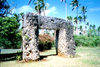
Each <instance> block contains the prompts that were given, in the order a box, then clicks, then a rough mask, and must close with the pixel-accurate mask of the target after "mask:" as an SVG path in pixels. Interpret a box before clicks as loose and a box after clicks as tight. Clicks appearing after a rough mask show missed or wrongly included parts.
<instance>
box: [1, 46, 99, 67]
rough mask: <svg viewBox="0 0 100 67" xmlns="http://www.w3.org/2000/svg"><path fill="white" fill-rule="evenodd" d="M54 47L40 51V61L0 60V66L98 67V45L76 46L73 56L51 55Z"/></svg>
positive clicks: (53, 52)
mask: <svg viewBox="0 0 100 67" xmlns="http://www.w3.org/2000/svg"><path fill="white" fill-rule="evenodd" d="M55 52H56V51H55V49H54V48H53V49H52V50H48V51H44V52H41V53H40V54H41V55H42V56H47V55H51V56H47V57H45V58H44V59H45V60H41V61H37V62H28V63H21V62H18V61H16V60H14V61H4V62H0V67H100V47H77V48H76V57H75V58H63V57H59V56H56V55H54V56H52V54H56V53H55Z"/></svg>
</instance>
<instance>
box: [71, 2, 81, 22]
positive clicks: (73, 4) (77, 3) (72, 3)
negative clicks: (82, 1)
mask: <svg viewBox="0 0 100 67" xmlns="http://www.w3.org/2000/svg"><path fill="white" fill-rule="evenodd" d="M71 5H72V7H73V8H72V11H73V10H75V9H76V14H77V18H78V9H79V0H73V1H72V2H71ZM77 22H78V19H77Z"/></svg>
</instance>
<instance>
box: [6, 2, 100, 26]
mask: <svg viewBox="0 0 100 67" xmlns="http://www.w3.org/2000/svg"><path fill="white" fill-rule="evenodd" d="M66 1H67V16H73V17H75V16H76V11H75V10H74V11H72V7H71V5H70V3H71V1H72V0H66ZM28 2H29V0H8V3H9V4H10V7H11V8H14V9H13V11H12V12H13V13H21V12H24V13H28V12H34V13H35V10H34V4H32V3H31V4H30V5H28ZM45 3H47V10H46V11H45V14H46V16H53V17H58V18H63V19H66V8H65V3H62V2H61V1H60V0H45ZM79 3H80V7H81V6H87V13H86V15H87V22H89V23H90V24H92V25H93V24H95V25H96V28H97V27H98V26H100V0H79ZM79 10H80V8H79ZM79 14H80V12H79Z"/></svg>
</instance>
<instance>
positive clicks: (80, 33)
mask: <svg viewBox="0 0 100 67" xmlns="http://www.w3.org/2000/svg"><path fill="white" fill-rule="evenodd" d="M82 30H83V28H82V26H80V31H81V32H80V34H82Z"/></svg>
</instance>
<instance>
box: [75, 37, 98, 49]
mask: <svg viewBox="0 0 100 67" xmlns="http://www.w3.org/2000/svg"><path fill="white" fill-rule="evenodd" d="M74 39H75V43H76V46H92V47H94V46H100V36H95V37H88V36H83V35H81V36H76V35H75V36H74Z"/></svg>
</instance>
